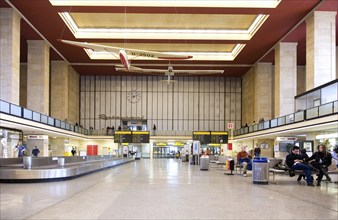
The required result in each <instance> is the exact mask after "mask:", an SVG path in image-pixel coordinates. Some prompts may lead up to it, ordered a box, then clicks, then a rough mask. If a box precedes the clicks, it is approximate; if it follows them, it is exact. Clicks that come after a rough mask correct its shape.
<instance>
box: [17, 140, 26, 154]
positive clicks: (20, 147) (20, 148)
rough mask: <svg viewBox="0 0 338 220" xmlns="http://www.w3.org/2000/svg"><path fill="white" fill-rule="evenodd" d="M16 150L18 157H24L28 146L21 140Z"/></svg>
mask: <svg viewBox="0 0 338 220" xmlns="http://www.w3.org/2000/svg"><path fill="white" fill-rule="evenodd" d="M14 150H17V151H18V157H23V156H24V155H25V151H26V150H27V148H26V146H25V145H23V144H22V142H21V141H19V142H18V144H17V145H16V146H15V148H14Z"/></svg>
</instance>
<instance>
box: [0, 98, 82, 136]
mask: <svg viewBox="0 0 338 220" xmlns="http://www.w3.org/2000/svg"><path fill="white" fill-rule="evenodd" d="M0 113H5V114H8V115H12V116H16V117H19V118H23V119H27V120H31V121H34V122H39V123H42V124H45V125H49V126H52V127H55V128H60V129H63V130H66V131H72V132H76V133H79V134H84V135H88V134H89V130H88V129H84V128H82V127H79V126H76V125H74V124H71V123H68V122H66V121H61V120H58V119H55V118H53V117H50V116H48V115H44V114H41V113H39V112H35V111H32V110H29V109H26V108H23V107H20V106H18V105H15V104H12V103H9V102H6V101H3V100H0Z"/></svg>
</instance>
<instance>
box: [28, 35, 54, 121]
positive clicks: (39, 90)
mask: <svg viewBox="0 0 338 220" xmlns="http://www.w3.org/2000/svg"><path fill="white" fill-rule="evenodd" d="M27 42H28V56H27V108H28V109H31V110H34V111H37V112H40V113H43V114H46V115H49V46H48V45H47V44H46V42H45V41H43V40H29V41H27Z"/></svg>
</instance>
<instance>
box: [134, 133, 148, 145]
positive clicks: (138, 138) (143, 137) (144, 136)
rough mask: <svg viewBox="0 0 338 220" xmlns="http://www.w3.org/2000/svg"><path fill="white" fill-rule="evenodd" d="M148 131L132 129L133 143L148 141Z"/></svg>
mask: <svg viewBox="0 0 338 220" xmlns="http://www.w3.org/2000/svg"><path fill="white" fill-rule="evenodd" d="M149 136H150V133H149V131H133V143H149Z"/></svg>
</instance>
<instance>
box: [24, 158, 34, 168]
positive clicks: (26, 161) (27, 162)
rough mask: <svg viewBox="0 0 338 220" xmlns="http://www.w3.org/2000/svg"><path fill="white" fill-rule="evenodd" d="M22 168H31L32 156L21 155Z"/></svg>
mask: <svg viewBox="0 0 338 220" xmlns="http://www.w3.org/2000/svg"><path fill="white" fill-rule="evenodd" d="M23 168H24V169H32V157H23Z"/></svg>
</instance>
